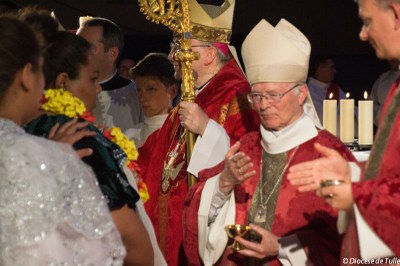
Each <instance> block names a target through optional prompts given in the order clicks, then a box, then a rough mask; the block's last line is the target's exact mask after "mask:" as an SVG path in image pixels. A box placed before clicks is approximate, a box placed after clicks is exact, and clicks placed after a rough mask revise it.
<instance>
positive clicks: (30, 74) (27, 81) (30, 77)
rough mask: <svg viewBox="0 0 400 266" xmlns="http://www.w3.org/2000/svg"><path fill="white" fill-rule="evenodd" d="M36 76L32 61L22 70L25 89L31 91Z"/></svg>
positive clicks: (22, 81)
mask: <svg viewBox="0 0 400 266" xmlns="http://www.w3.org/2000/svg"><path fill="white" fill-rule="evenodd" d="M35 78H36V76H35V73H34V71H33V66H32V64H31V63H27V64H26V65H25V66H24V67H23V68H22V71H21V83H22V88H23V90H24V91H27V92H30V91H31V90H33V89H34V85H35V82H36V80H35Z"/></svg>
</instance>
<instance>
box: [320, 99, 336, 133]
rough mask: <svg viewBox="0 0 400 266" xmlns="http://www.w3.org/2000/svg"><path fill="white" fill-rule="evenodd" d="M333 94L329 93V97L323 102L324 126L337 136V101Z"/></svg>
mask: <svg viewBox="0 0 400 266" xmlns="http://www.w3.org/2000/svg"><path fill="white" fill-rule="evenodd" d="M332 97H333V94H332V93H331V94H329V99H328V100H324V102H323V120H322V124H323V127H324V128H325V129H326V130H328V131H329V132H331V133H332V134H333V135H335V136H336V134H337V128H336V125H337V122H336V121H337V101H336V100H333V99H332Z"/></svg>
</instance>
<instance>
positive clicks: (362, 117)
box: [358, 92, 374, 145]
mask: <svg viewBox="0 0 400 266" xmlns="http://www.w3.org/2000/svg"><path fill="white" fill-rule="evenodd" d="M364 99H365V100H364V101H358V144H360V145H372V140H373V131H374V129H373V113H374V111H373V109H374V104H373V101H370V100H367V99H368V93H367V92H364Z"/></svg>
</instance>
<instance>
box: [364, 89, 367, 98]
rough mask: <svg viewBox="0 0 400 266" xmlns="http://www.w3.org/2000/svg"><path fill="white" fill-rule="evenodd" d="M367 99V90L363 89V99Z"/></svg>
mask: <svg viewBox="0 0 400 266" xmlns="http://www.w3.org/2000/svg"><path fill="white" fill-rule="evenodd" d="M366 99H368V92H367V91H364V100H366Z"/></svg>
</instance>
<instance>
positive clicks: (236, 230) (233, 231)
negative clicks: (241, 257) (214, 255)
mask: <svg viewBox="0 0 400 266" xmlns="http://www.w3.org/2000/svg"><path fill="white" fill-rule="evenodd" d="M225 231H226V233H227V234H228V236H229V237H230V238H232V239H233V243H232V245H230V246H229V247H230V248H232V249H233V250H235V251H238V250H241V249H242V246H241V245H240V244H239V242H237V241H236V240H235V237H236V236H240V237H244V236H245V235H246V234H247V233H248V232H249V231H250V226H248V225H241V224H230V225H227V226H225Z"/></svg>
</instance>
